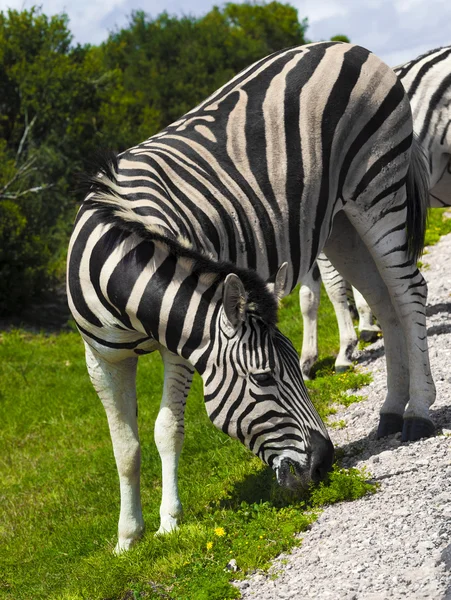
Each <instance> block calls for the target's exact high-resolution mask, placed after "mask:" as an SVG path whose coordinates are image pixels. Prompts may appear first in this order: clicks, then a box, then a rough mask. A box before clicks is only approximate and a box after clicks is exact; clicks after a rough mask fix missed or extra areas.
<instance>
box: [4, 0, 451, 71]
mask: <svg viewBox="0 0 451 600" xmlns="http://www.w3.org/2000/svg"><path fill="white" fill-rule="evenodd" d="M282 1H283V0H282ZM289 3H290V4H291V5H292V6H295V7H296V8H297V9H298V15H299V19H303V18H304V17H307V18H308V22H309V28H308V30H307V37H308V38H309V39H310V40H312V41H318V40H327V39H329V38H330V37H331V36H333V35H337V34H345V35H347V36H348V37H349V38H350V40H351V41H352V42H353V43H356V44H360V45H361V46H364V47H366V48H368V49H369V50H371V51H372V52H374V53H375V54H377V55H378V56H379V57H380V58H382V59H383V60H384V61H385V62H386V63H388V64H389V65H391V66H396V65H398V64H401V63H403V62H406V61H407V60H410V59H412V58H415V57H416V56H418V55H419V54H422V53H423V52H426V51H427V50H432V49H434V48H438V47H440V46H447V45H451V0H292V1H291V2H289ZM214 4H217V5H222V4H223V2H221V1H220V0H219V1H218V0H216V2H215V0H0V10H1V11H4V10H6V9H7V8H13V9H16V10H23V9H30V8H31V7H32V6H33V5H39V6H41V7H42V12H43V13H44V14H46V15H48V16H51V15H54V14H58V13H61V12H65V13H66V14H67V15H68V16H69V28H70V30H71V32H72V34H73V36H74V41H75V42H79V43H80V44H85V43H90V44H99V43H100V42H102V41H103V40H105V39H106V38H107V36H108V33H109V32H110V31H114V30H115V29H117V28H121V27H126V26H127V24H128V22H129V17H130V15H131V13H132V11H134V10H143V11H145V12H146V13H147V14H149V15H150V16H152V17H155V16H156V15H158V14H159V13H161V12H163V11H167V12H168V13H170V14H173V15H178V16H181V15H183V14H191V15H195V16H201V15H202V14H205V13H206V12H208V11H209V10H210V9H211V8H212V6H213V5H214Z"/></svg>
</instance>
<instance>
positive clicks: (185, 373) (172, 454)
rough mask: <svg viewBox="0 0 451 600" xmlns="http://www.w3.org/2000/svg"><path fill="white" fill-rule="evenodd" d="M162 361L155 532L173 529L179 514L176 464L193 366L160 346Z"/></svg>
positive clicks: (179, 504)
mask: <svg viewBox="0 0 451 600" xmlns="http://www.w3.org/2000/svg"><path fill="white" fill-rule="evenodd" d="M160 352H161V356H162V358H163V362H164V388H163V398H162V400H161V406H160V412H159V413H158V417H157V420H156V422H155V443H156V445H157V448H158V452H159V454H160V458H161V469H162V480H163V483H162V489H163V491H162V498H161V506H160V528H159V529H158V531H157V533H159V534H160V533H167V532H169V531H172V530H173V529H176V528H177V526H178V521H179V519H180V517H181V516H182V504H181V502H180V498H179V492H178V464H179V458H180V453H181V451H182V446H183V440H184V436H185V425H184V415H185V404H186V397H187V396H188V392H189V388H190V386H191V381H192V378H193V373H194V370H193V368H192V366H191V365H190V364H189V363H188V362H187V361H186V360H184V359H183V358H180V357H179V356H177V355H176V354H173V353H172V352H169V350H166V349H165V348H162V349H161V350H160Z"/></svg>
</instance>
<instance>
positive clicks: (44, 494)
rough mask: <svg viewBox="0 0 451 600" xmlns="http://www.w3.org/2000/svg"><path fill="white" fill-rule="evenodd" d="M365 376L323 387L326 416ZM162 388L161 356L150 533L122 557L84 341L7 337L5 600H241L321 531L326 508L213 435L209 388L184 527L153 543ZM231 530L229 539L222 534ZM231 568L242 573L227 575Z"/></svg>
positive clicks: (108, 456)
mask: <svg viewBox="0 0 451 600" xmlns="http://www.w3.org/2000/svg"><path fill="white" fill-rule="evenodd" d="M293 306H294V305H293ZM282 318H283V317H282ZM297 321H298V323H299V319H297ZM355 377H356V374H346V376H345V377H344V376H343V375H337V376H334V377H332V378H330V377H329V378H328V377H323V380H324V381H323V384H321V381H320V380H321V377H318V379H317V380H316V381H315V382H311V384H312V385H313V387H314V388H315V391H314V393H313V396H314V398H313V400H314V402H317V403H318V409H319V410H320V411H322V413H323V414H326V413H327V410H326V408H325V406H326V398H327V399H328V401H329V402H330V401H331V400H336V399H337V394H338V396H339V395H340V394H341V391H342V390H344V388H345V387H346V385H349V386H350V387H355V386H356V382H355ZM162 378H163V367H162V363H161V360H160V358H159V356H158V355H156V354H155V355H151V356H148V357H143V359H141V360H140V364H139V369H138V382H137V386H138V398H139V399H140V403H139V427H140V436H141V442H142V492H141V495H142V500H143V508H144V518H145V521H146V526H147V533H146V535H145V536H144V538H143V540H142V542H141V543H140V544H139V545H138V546H137V547H136V549H134V550H132V551H131V552H129V553H127V554H126V555H124V556H120V557H115V556H114V555H113V554H112V550H113V548H114V544H115V542H116V528H117V518H118V510H119V489H118V481H117V473H116V467H115V464H114V458H113V453H112V448H111V442H110V437H109V432H108V427H107V421H106V417H105V414H104V411H103V407H102V405H101V403H100V401H99V400H98V398H97V396H96V394H95V392H94V390H93V388H92V386H91V383H90V381H89V379H88V376H87V373H86V367H85V362H84V353H83V347H82V343H81V339H80V337H79V335H78V334H76V333H64V334H60V335H52V336H44V335H31V334H27V333H24V332H20V331H17V332H12V333H3V334H2V335H1V336H0V419H1V421H2V436H1V438H0V479H1V482H2V485H1V487H0V503H1V506H2V513H3V514H2V516H3V518H2V520H1V522H0V597H1V598H11V599H14V600H22V599H23V600H25V599H26V600H29V599H30V598H33V600H39V599H41V598H42V599H44V598H45V600H53V599H54V600H75V599H86V598H89V600H96V599H99V600H100V599H107V598H108V599H119V598H124V599H125V598H130V599H135V598H172V599H175V600H181V599H184V598H186V599H190V600H192V599H194V600H196V599H202V598H208V599H209V600H210V599H211V600H214V599H215V598H218V599H219V598H221V599H222V598H232V597H235V596H236V595H237V590H236V589H235V588H233V587H232V586H230V585H229V583H228V581H229V579H230V578H232V577H236V576H242V575H243V574H244V573H245V572H246V571H247V570H249V569H255V568H265V567H266V566H268V564H269V561H270V560H271V559H272V558H273V557H274V556H276V555H277V554H279V553H280V552H282V551H285V550H288V549H289V548H291V547H292V546H293V545H294V544H297V543H299V542H298V540H297V539H296V538H295V537H294V533H295V532H299V531H302V530H304V529H305V528H306V527H308V526H309V524H310V522H311V521H312V519H313V518H314V516H315V510H316V509H317V507H318V506H319V504H318V502H319V501H318V502H317V501H316V500H312V501H310V500H309V496H308V495H307V496H306V497H304V498H294V497H290V496H286V495H284V494H283V493H282V490H280V488H279V487H278V486H277V484H276V482H275V479H274V476H273V473H272V471H270V470H268V469H267V468H265V467H264V466H263V465H262V463H261V462H260V461H259V460H258V459H257V458H256V457H255V456H254V455H253V454H251V453H250V452H249V451H248V450H246V448H244V446H242V445H241V444H239V443H238V442H236V441H234V440H232V439H230V438H228V437H227V436H225V435H224V434H223V433H221V432H219V431H218V430H217V429H216V428H215V427H214V426H213V425H212V424H211V423H210V421H209V420H208V417H207V415H206V411H205V407H204V403H203V396H202V386H201V380H200V378H199V377H196V378H195V381H194V384H193V388H192V391H191V393H190V396H189V399H188V405H187V416H186V441H185V446H184V450H183V453H182V459H181V465H180V492H181V499H182V502H183V504H184V508H185V516H184V523H183V527H181V529H180V531H178V532H176V533H175V534H173V535H170V536H167V537H163V538H161V537H155V536H154V535H153V532H155V531H156V529H157V528H158V521H159V502H160V497H161V475H160V460H159V457H158V454H157V450H156V448H155V445H154V442H153V424H154V422H155V418H156V415H157V411H158V406H159V401H160V397H161V390H162ZM329 380H332V381H333V383H327V391H326V392H325V391H324V390H323V392H321V391H320V390H321V388H322V387H324V386H326V382H329ZM345 382H347V383H345ZM309 386H310V382H309ZM337 390H338V392H337ZM356 477H358V478H361V477H362V476H361V475H359V474H357V475H356ZM362 481H363V479H362ZM329 485H336V483H333V481H331V483H330V484H329ZM345 487H346V486H345ZM362 490H363V488H362ZM362 493H363V492H362ZM336 497H337V498H338V495H336ZM343 499H344V497H343ZM219 527H220V528H223V530H224V533H225V535H223V536H221V535H218V534H217V533H215V530H216V531H217V528H219ZM231 558H234V559H235V560H236V562H237V565H238V567H239V569H240V570H239V571H238V573H231V572H229V571H228V570H227V569H226V566H227V563H228V562H229V560H230V559H231ZM224 569H226V570H224Z"/></svg>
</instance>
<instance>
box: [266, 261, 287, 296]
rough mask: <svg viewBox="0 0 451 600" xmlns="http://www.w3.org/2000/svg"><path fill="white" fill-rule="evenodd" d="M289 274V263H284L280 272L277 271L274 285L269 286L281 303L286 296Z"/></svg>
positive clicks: (269, 284)
mask: <svg viewBox="0 0 451 600" xmlns="http://www.w3.org/2000/svg"><path fill="white" fill-rule="evenodd" d="M287 273H288V263H287V262H284V263H282V264H281V265H280V267H279V270H278V271H277V274H276V277H275V279H274V283H268V284H267V286H268V287H269V289H270V291H271V292H272V293H273V294H274V296H275V297H276V300H277V301H278V302H280V300H282V298H283V297H284V296H285V288H286V286H287Z"/></svg>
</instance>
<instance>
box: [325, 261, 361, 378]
mask: <svg viewBox="0 0 451 600" xmlns="http://www.w3.org/2000/svg"><path fill="white" fill-rule="evenodd" d="M318 266H319V270H320V272H321V277H322V280H323V283H324V287H325V288H326V292H327V295H328V296H329V298H330V301H331V302H332V305H333V307H334V310H335V314H336V316H337V323H338V331H339V335H340V350H339V353H338V356H337V358H336V360H335V371H336V372H337V373H343V372H344V371H347V370H348V369H349V368H350V367H351V366H352V354H353V352H354V350H355V347H356V346H357V334H356V332H355V329H354V323H353V322H352V316H351V311H350V310H349V306H348V297H347V290H346V287H347V286H346V281H345V280H344V279H343V277H342V276H341V275H340V273H339V272H338V271H337V270H336V269H335V268H334V267H333V266H332V264H331V263H330V261H329V260H328V259H327V257H326V256H324V254H320V255H319V256H318Z"/></svg>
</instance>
